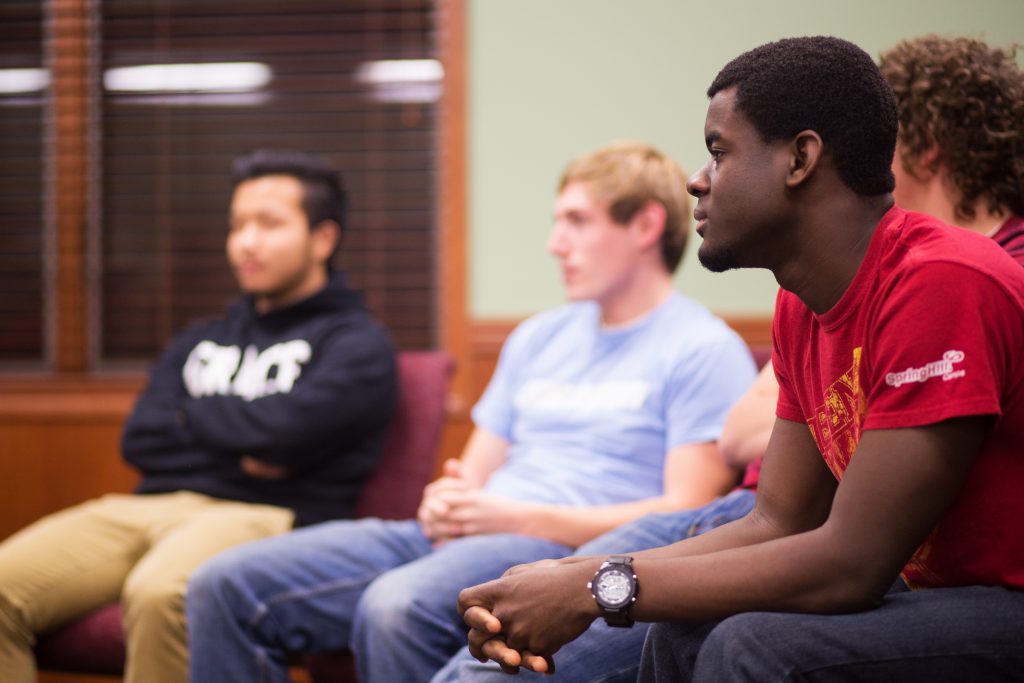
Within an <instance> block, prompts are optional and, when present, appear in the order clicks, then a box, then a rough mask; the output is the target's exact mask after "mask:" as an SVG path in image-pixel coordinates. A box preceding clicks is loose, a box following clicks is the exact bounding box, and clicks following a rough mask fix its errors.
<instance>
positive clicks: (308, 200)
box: [232, 149, 348, 241]
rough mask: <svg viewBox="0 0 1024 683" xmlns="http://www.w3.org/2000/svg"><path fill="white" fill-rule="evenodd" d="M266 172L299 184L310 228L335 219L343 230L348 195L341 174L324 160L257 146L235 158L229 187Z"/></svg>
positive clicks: (263, 174) (289, 151)
mask: <svg viewBox="0 0 1024 683" xmlns="http://www.w3.org/2000/svg"><path fill="white" fill-rule="evenodd" d="M268 175H286V176H292V177H293V178H295V179H297V180H298V181H299V182H300V183H302V190H303V192H302V208H303V210H304V211H305V212H306V218H307V219H308V220H309V227H310V229H312V228H314V227H316V226H317V225H319V224H320V223H322V222H323V221H334V222H335V223H337V224H338V229H339V230H340V231H342V232H343V231H344V227H345V209H346V206H347V199H348V198H347V196H346V193H345V188H344V186H343V184H342V181H341V175H340V174H339V173H338V172H337V171H336V170H335V169H334V168H332V167H331V166H330V164H328V163H327V162H326V160H324V159H322V158H321V157H319V156H316V155H313V154H308V153H306V152H298V151H295V150H285V149H257V150H254V151H252V152H249V153H247V154H243V155H242V156H240V157H237V158H236V159H235V162H234V167H233V174H232V178H233V184H232V189H234V188H237V187H238V185H239V184H240V183H242V182H244V181H246V180H252V179H254V178H260V177H263V176H268ZM339 241H340V240H339Z"/></svg>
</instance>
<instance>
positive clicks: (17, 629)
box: [0, 151, 396, 683]
mask: <svg viewBox="0 0 1024 683" xmlns="http://www.w3.org/2000/svg"><path fill="white" fill-rule="evenodd" d="M234 171H235V177H234V181H235V186H234V193H233V197H232V201H231V211H230V229H229V232H228V236H227V255H228V260H229V262H230V264H231V267H232V269H233V271H234V273H235V277H236V278H237V281H238V283H239V286H240V288H241V290H242V291H243V292H244V293H245V295H246V296H245V297H243V298H242V299H241V300H240V301H238V302H237V303H236V304H235V305H234V306H232V307H231V308H230V310H229V311H228V313H227V315H226V316H225V317H224V318H222V319H220V320H216V321H213V322H208V323H203V324H197V325H194V326H192V327H191V328H189V329H187V330H185V331H184V332H182V333H181V334H179V335H178V336H177V337H176V338H175V339H174V340H173V341H172V342H171V344H170V345H169V347H168V348H167V350H166V351H165V352H164V353H163V355H162V356H161V358H160V360H159V361H158V362H157V364H156V366H155V367H154V368H153V370H152V372H151V375H150V378H149V383H148V385H147V387H146V389H145V391H144V392H143V393H142V395H141V396H140V398H139V400H138V402H137V404H136V406H135V409H134V411H133V413H132V415H131V416H130V418H129V419H128V423H127V425H126V427H125V432H124V438H123V443H122V446H123V454H124V457H125V459H126V460H127V461H128V462H129V463H131V464H132V465H133V466H134V467H136V468H137V469H138V470H139V472H140V473H141V475H142V476H141V482H140V484H139V486H138V489H137V491H136V494H132V495H109V496H105V497H103V498H101V499H99V500H94V501H90V502H87V503H85V504H83V505H79V506H77V507H74V508H71V509H68V510H65V511H63V512H60V513H57V514H55V515H51V516H50V517H47V518H44V519H42V520H40V521H38V522H36V523H35V524H33V525H31V526H29V527H28V528H26V529H24V530H22V531H21V532H19V533H17V534H15V535H14V536H12V537H11V538H9V539H7V540H6V541H4V543H3V544H0V680H3V681H6V682H9V683H21V682H22V681H25V682H28V681H32V680H34V679H35V672H34V663H33V660H32V644H33V642H34V641H35V636H36V634H38V633H41V632H45V631H47V630H49V629H51V628H54V627H56V626H59V625H60V624H62V623H64V622H67V621H70V620H72V619H74V618H76V617H79V616H81V615H83V614H85V613H87V612H89V611H91V610H93V609H95V608H98V607H100V606H102V605H105V604H108V603H111V602H114V601H116V600H118V599H120V600H121V601H122V604H123V607H124V612H125V624H124V626H125V633H126V642H127V650H128V664H127V671H126V672H125V681H128V682H139V681H145V682H146V683H153V682H156V683H160V682H161V681H179V682H182V683H184V682H185V681H187V680H188V645H187V638H186V629H185V623H184V617H183V603H184V593H185V586H186V582H187V579H188V577H189V575H190V574H191V572H192V570H193V569H194V568H196V567H197V566H199V565H200V564H201V563H202V562H203V561H205V560H206V559H208V558H210V557H211V556H213V555H215V554H216V553H218V552H220V551H221V550H224V549H225V548H228V547H231V546H234V545H237V544H239V543H243V542H246V541H249V540H253V539H257V538H263V537H266V536H270V535H274V534H278V533H282V532H284V531H287V530H289V529H291V528H292V526H293V525H296V524H309V523H312V522H319V521H323V520H326V519H331V518H338V517H347V516H351V513H352V510H353V506H354V504H355V499H356V496H357V494H358V492H359V490H360V488H361V486H362V485H363V483H364V482H365V481H366V479H367V477H368V476H369V474H370V472H371V470H372V469H373V467H374V465H375V463H376V460H377V457H378V455H379V453H380V450H381V447H382V446H383V442H384V438H385V436H386V432H387V427H388V424H389V422H390V418H391V414H392V409H393V405H394V400H395V393H396V380H395V354H394V348H393V345H392V342H391V340H390V338H389V336H388V334H387V333H386V332H385V331H384V330H383V329H382V327H381V326H380V325H378V324H377V323H376V322H375V321H374V320H373V319H372V318H371V317H370V315H369V313H368V312H367V311H366V309H365V308H364V307H363V304H362V302H361V300H360V297H359V296H358V294H356V293H355V292H353V291H352V290H349V289H347V288H346V287H345V284H344V279H343V277H342V275H341V273H332V272H331V268H330V261H331V257H332V256H333V254H334V253H335V252H336V251H337V247H338V243H339V240H340V237H341V226H342V214H343V212H344V201H345V195H344V191H343V190H342V188H341V185H340V182H339V179H338V176H337V174H336V173H335V172H334V171H333V170H331V169H330V168H329V167H327V166H325V165H324V164H323V163H322V162H321V161H320V160H318V159H316V158H314V157H311V156H308V155H305V154H301V153H297V152H272V151H259V152H254V153H252V154H249V155H246V156H244V157H241V158H239V159H237V160H236V162H235V169H234Z"/></svg>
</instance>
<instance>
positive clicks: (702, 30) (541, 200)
mask: <svg viewBox="0 0 1024 683" xmlns="http://www.w3.org/2000/svg"><path fill="white" fill-rule="evenodd" d="M468 11H469V17H468V20H469V36H468V40H469V47H468V59H469V63H468V67H469V86H468V87H469V116H468V118H469V159H468V163H469V198H470V200H469V208H468V211H469V214H468V221H469V240H470V243H469V268H470V273H469V286H470V291H469V302H470V313H471V315H472V316H474V317H477V318H501V317H519V316H523V315H527V314H530V313H533V312H535V311H538V310H541V309H544V308H548V307H550V306H554V305H557V304H559V303H561V302H562V301H563V300H564V299H563V296H562V290H561V286H560V282H559V276H558V272H557V268H556V265H555V263H554V259H553V258H552V257H550V256H549V255H548V254H547V253H546V252H545V251H544V244H545V240H546V237H547V233H548V230H549V228H550V224H551V205H552V200H553V199H554V191H555V183H556V182H557V180H558V177H559V175H560V174H561V171H562V168H563V167H564V165H565V163H566V162H567V161H568V160H569V159H571V158H573V157H575V156H577V155H579V154H582V153H584V152H587V151H589V150H591V149H593V148H595V147H598V146H600V145H602V144H604V143H605V142H608V141H610V140H613V139H617V138H636V139H644V140H647V141H649V142H651V143H653V144H655V145H657V146H659V147H661V148H662V149H664V150H665V151H666V152H668V153H669V154H671V155H672V156H673V157H675V158H676V159H677V160H678V161H679V162H680V163H681V164H682V165H683V168H684V169H686V170H687V172H691V173H692V172H693V171H694V170H695V169H696V168H698V167H699V166H701V165H702V164H703V163H704V161H705V159H706V155H707V152H706V150H705V149H704V141H703V127H704V114H705V111H706V108H707V99H706V97H705V95H704V92H705V91H706V89H707V86H708V85H709V84H710V82H711V80H712V79H713V78H714V76H715V74H716V73H717V72H718V70H719V69H720V68H721V67H722V66H723V65H724V64H725V63H726V62H727V61H729V60H730V59H731V58H733V57H735V56H736V55H738V54H739V53H741V52H743V51H745V50H747V49H750V48H752V47H755V46H757V45H760V44H761V43H765V42H768V41H771V40H776V39H778V38H783V37H786V36H796V35H811V34H830V35H837V36H841V37H843V38H846V39H848V40H852V41H853V42H855V43H857V44H859V45H860V46H861V47H863V48H864V49H865V50H867V51H868V53H869V54H871V55H873V56H875V57H877V56H878V54H879V53H880V52H881V51H882V50H884V49H886V48H888V47H889V46H891V45H892V44H894V43H895V42H897V41H898V40H900V39H902V38H907V37H913V36H917V35H921V34H924V33H942V34H966V35H971V36H976V37H982V38H984V39H986V40H988V41H989V42H990V43H992V44H996V45H1008V44H1010V43H1011V42H1014V41H1024V0H970V1H964V0H859V1H856V2H847V1H839V0H775V1H774V2H767V1H766V0H715V1H713V2H699V3H698V2H693V1H692V0H469V1H468ZM1018 58H1024V55H1018ZM699 239H700V238H699V237H697V236H696V235H695V234H694V235H693V236H692V238H691V240H690V244H689V245H688V248H687V255H686V260H685V261H684V263H683V266H682V268H681V269H680V273H679V275H678V278H677V282H678V286H679V288H680V289H681V290H682V291H683V292H685V293H686V294H689V295H690V296H693V297H695V298H696V299H698V300H700V301H702V302H704V303H705V304H706V305H708V306H709V307H711V308H712V309H713V310H715V311H717V312H720V313H724V314H733V315H745V314H751V315H759V314H764V315H770V313H771V310H772V306H773V303H774V298H775V292H776V288H777V285H776V284H775V281H774V279H773V278H772V277H771V275H770V274H768V273H767V271H733V272H730V273H725V274H712V273H709V272H707V271H705V270H704V269H703V268H701V266H700V264H699V263H698V262H697V260H696V246H697V242H698V241H699Z"/></svg>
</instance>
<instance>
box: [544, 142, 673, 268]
mask: <svg viewBox="0 0 1024 683" xmlns="http://www.w3.org/2000/svg"><path fill="white" fill-rule="evenodd" d="M574 182H583V183H586V184H587V185H588V187H589V188H590V190H591V191H592V192H593V194H594V197H595V198H596V199H599V200H601V201H604V202H607V203H608V207H609V208H608V212H609V214H610V215H611V218H612V220H613V221H615V222H616V223H619V224H620V225H624V224H626V223H628V222H629V221H630V220H632V219H633V217H634V216H636V213H637V212H638V211H639V210H640V209H641V208H643V206H644V205H645V204H647V202H650V201H655V202H658V203H659V204H661V205H662V206H663V207H665V230H664V232H663V233H662V236H661V258H662V261H663V262H664V263H665V267H666V268H667V269H668V272H670V273H673V272H675V270H676V269H677V268H678V267H679V262H680V261H681V260H682V258H683V252H684V251H685V249H686V237H687V234H688V232H689V226H690V221H689V216H690V197H689V195H688V194H687V192H686V174H685V173H684V172H683V169H682V168H680V167H679V164H677V163H676V162H675V161H673V160H672V159H671V158H669V157H668V156H666V155H665V154H664V153H662V152H661V150H659V149H657V148H655V147H652V146H651V145H649V144H646V143H643V142H635V141H629V140H625V141H618V142H612V143H610V144H608V145H605V146H604V147H601V148H600V149H597V150H595V151H593V152H590V153H589V154H585V155H584V156H582V157H580V158H578V159H576V160H575V161H572V162H570V163H569V165H568V167H566V169H565V172H564V173H562V179H561V181H560V182H559V185H558V189H559V191H561V190H564V189H565V187H566V185H568V184H570V183H574Z"/></svg>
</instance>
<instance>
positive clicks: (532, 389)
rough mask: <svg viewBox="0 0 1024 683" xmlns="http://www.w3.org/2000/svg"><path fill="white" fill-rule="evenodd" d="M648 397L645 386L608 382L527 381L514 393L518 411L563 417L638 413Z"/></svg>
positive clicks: (648, 384) (626, 382) (642, 383)
mask: <svg viewBox="0 0 1024 683" xmlns="http://www.w3.org/2000/svg"><path fill="white" fill-rule="evenodd" d="M650 393H651V385H650V383H649V382H644V381H642V380H617V381H616V380H609V381H606V382H583V383H580V384H573V383H571V382H556V381H553V380H543V379H531V380H529V381H528V382H526V384H524V385H523V388H522V389H520V390H519V391H518V392H517V393H516V397H515V406H516V408H518V409H520V410H526V409H527V408H533V409H535V410H554V411H561V412H566V413H591V414H598V413H609V412H614V411H619V410H639V409H640V406H642V405H643V403H644V400H645V399H646V398H647V396H648V395H649V394H650Z"/></svg>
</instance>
